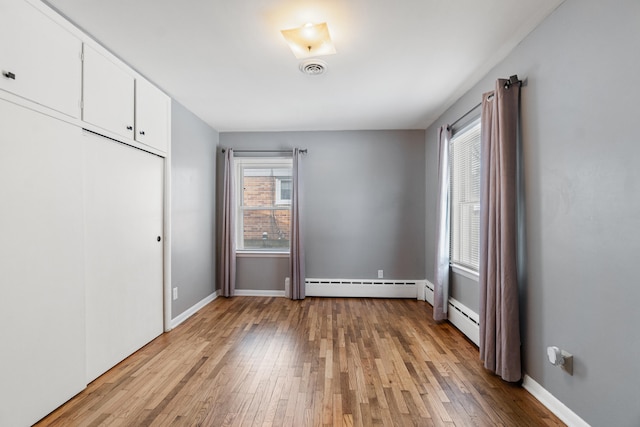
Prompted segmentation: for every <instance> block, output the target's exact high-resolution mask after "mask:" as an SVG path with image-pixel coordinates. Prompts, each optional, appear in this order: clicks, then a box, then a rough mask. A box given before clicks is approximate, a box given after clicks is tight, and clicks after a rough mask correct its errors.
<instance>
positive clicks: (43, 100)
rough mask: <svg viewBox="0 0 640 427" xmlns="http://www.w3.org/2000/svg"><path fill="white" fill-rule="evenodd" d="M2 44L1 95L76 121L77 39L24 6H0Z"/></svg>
mask: <svg viewBox="0 0 640 427" xmlns="http://www.w3.org/2000/svg"><path fill="white" fill-rule="evenodd" d="M0 40H1V41H2V42H1V43H0V71H1V72H2V74H0V89H3V90H6V91H8V92H11V93H14V94H16V95H18V96H21V97H23V98H26V99H29V100H31V101H34V102H37V103H39V104H41V105H44V106H46V107H49V108H52V109H54V110H57V111H60V112H62V113H64V114H67V115H69V116H71V117H75V118H79V117H80V90H81V81H82V79H81V73H82V63H81V61H80V53H81V49H82V43H81V42H80V40H79V39H78V38H76V37H75V36H73V35H72V34H71V33H69V32H68V31H67V30H65V29H64V28H62V27H61V26H59V25H58V24H56V23H55V22H53V21H52V20H51V19H50V18H48V17H47V16H45V15H44V14H43V13H42V12H40V11H39V10H37V9H36V8H34V7H33V6H31V5H30V4H28V3H27V2H26V1H23V0H0ZM9 73H11V74H12V76H11V77H7V76H8V75H9Z"/></svg>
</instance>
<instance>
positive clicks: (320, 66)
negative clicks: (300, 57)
mask: <svg viewBox="0 0 640 427" xmlns="http://www.w3.org/2000/svg"><path fill="white" fill-rule="evenodd" d="M299 68H300V71H302V72H303V73H305V74H308V75H310V76H319V75H320V74H324V73H326V72H327V63H326V62H324V61H321V60H319V59H307V60H306V61H302V62H301V63H300V66H299Z"/></svg>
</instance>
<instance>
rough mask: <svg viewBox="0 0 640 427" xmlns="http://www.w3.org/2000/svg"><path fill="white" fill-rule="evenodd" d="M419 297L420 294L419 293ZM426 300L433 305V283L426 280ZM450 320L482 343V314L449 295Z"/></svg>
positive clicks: (477, 341) (448, 309)
mask: <svg viewBox="0 0 640 427" xmlns="http://www.w3.org/2000/svg"><path fill="white" fill-rule="evenodd" d="M418 299H421V298H420V294H418ZM424 300H425V301H427V302H428V303H429V304H431V305H433V283H431V282H429V281H426V283H425V285H424ZM447 316H448V320H449V322H451V324H453V325H454V326H455V327H456V328H458V329H459V330H460V332H462V333H463V334H465V335H466V336H467V338H469V339H470V340H471V341H473V342H474V343H475V344H476V345H480V316H478V313H475V312H474V311H473V310H471V309H470V308H469V307H467V306H466V305H464V304H462V303H461V302H460V301H458V300H456V299H454V298H451V297H449V307H448V308H447Z"/></svg>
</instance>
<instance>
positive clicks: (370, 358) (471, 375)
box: [37, 297, 564, 426]
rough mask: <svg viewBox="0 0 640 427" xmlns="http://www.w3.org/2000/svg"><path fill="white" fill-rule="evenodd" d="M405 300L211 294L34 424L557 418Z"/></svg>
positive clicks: (459, 422) (515, 422)
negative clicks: (213, 296)
mask: <svg viewBox="0 0 640 427" xmlns="http://www.w3.org/2000/svg"><path fill="white" fill-rule="evenodd" d="M431 316H432V313H431V306H429V305H428V304H426V303H424V302H421V301H415V300H390V299H356V298H353V299H342V298H307V299H306V300H303V301H291V300H288V299H285V298H266V297H234V298H232V299H225V298H218V299H216V300H215V301H213V302H212V303H211V304H209V305H208V306H206V307H205V308H203V309H202V310H201V311H200V312H198V313H197V314H195V315H194V316H192V317H191V318H190V319H188V320H187V321H186V322H184V323H183V324H182V325H180V326H179V327H177V328H176V329H174V330H173V331H171V332H169V333H166V334H164V335H162V336H160V337H159V338H157V339H156V340H154V341H153V342H151V343H150V344H148V345H147V346H145V347H144V348H143V349H141V350H140V351H138V352H137V353H135V354H134V355H132V356H131V357H129V358H128V359H126V360H125V361H123V362H122V363H120V364H119V365H117V366H116V367H114V368H113V369H112V370H110V371H109V372H107V373H106V374H104V375H103V376H101V377H100V378H98V379H97V380H95V381H94V382H93V383H91V384H89V386H88V387H87V389H86V390H85V391H83V392H82V393H80V394H78V395H77V396H76V397H74V398H73V399H72V400H70V401H69V402H67V403H66V404H65V405H64V406H62V407H60V408H58V409H57V410H56V411H55V412H53V413H51V414H50V415H49V416H48V417H46V418H44V419H43V420H41V421H40V422H39V423H38V424H37V425H38V426H98V425H110V426H152V425H153V426H196V425H200V426H316V425H318V426H320V425H339V426H352V425H353V426H372V425H383V426H559V425H564V424H562V422H560V421H559V420H558V419H557V418H556V417H555V416H554V415H553V414H551V413H550V412H549V411H548V410H547V409H546V408H544V407H543V406H542V405H541V404H540V403H539V402H538V401H537V400H535V399H534V398H533V397H532V396H531V395H529V394H528V393H527V392H526V391H525V390H524V389H522V388H520V387H518V386H514V385H510V384H508V383H505V382H503V381H501V380H500V379H498V378H497V377H496V376H494V375H492V374H490V373H488V372H486V371H485V370H484V368H483V367H482V365H481V363H480V361H479V360H478V350H477V348H476V347H475V346H474V345H473V344H472V343H470V342H469V341H468V340H467V339H466V338H465V337H464V336H463V335H462V334H461V333H460V332H458V331H457V330H456V329H455V328H454V327H453V326H451V325H450V324H448V323H443V324H436V323H434V322H433V320H431V319H432V317H431Z"/></svg>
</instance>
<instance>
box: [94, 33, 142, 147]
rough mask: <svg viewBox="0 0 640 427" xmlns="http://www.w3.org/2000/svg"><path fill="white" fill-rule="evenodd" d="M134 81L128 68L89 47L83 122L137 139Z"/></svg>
mask: <svg viewBox="0 0 640 427" xmlns="http://www.w3.org/2000/svg"><path fill="white" fill-rule="evenodd" d="M133 82H134V79H133V76H131V75H130V74H129V73H128V72H127V71H126V70H125V69H124V68H121V67H120V65H117V64H115V63H113V62H111V60H109V59H108V58H106V57H104V56H102V55H101V54H100V53H98V52H96V51H95V50H94V49H93V48H92V47H90V46H88V45H86V44H85V45H84V73H83V87H82V89H83V91H82V97H83V109H82V120H84V121H85V122H87V123H91V124H93V125H96V126H99V127H101V128H103V129H106V130H108V131H111V132H114V133H116V134H118V135H121V136H124V137H127V138H131V139H133V126H134V124H133V100H134V91H133V84H134V83H133Z"/></svg>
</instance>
